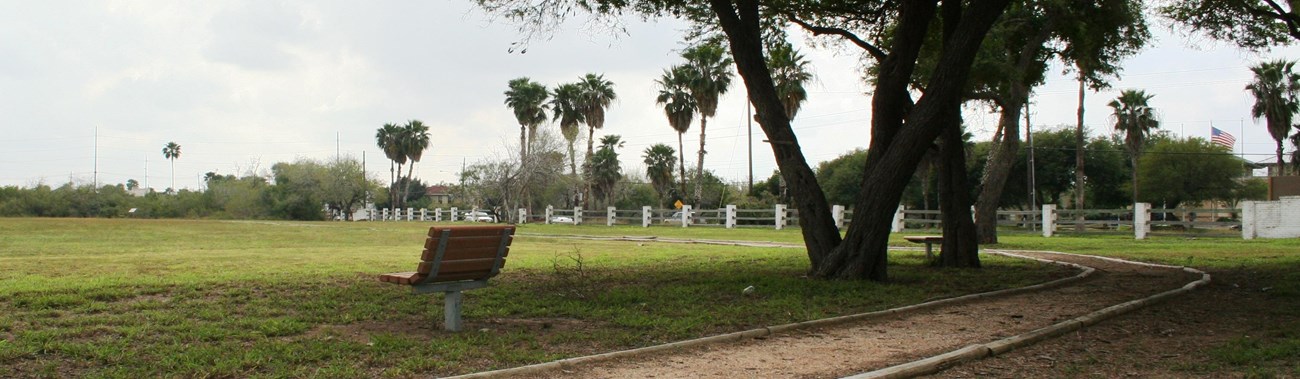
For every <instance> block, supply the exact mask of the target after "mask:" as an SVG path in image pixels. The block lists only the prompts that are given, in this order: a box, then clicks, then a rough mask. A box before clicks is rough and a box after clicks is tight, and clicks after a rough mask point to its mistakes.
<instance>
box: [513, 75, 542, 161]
mask: <svg viewBox="0 0 1300 379" xmlns="http://www.w3.org/2000/svg"><path fill="white" fill-rule="evenodd" d="M509 87H510V89H509V90H506V92H505V95H506V107H508V108H510V109H511V110H513V111H514V112H515V120H517V121H519V161H520V163H522V162H523V160H524V157H525V156H527V155H528V141H530V140H532V139H533V138H534V137H536V136H537V126H538V125H541V124H542V123H543V122H546V105H545V104H546V97H547V96H549V95H550V94H549V93H548V92H547V91H546V86H544V85H542V84H540V83H537V82H534V81H532V80H531V79H528V77H520V78H516V79H514V80H511V81H510V83H509ZM526 136H527V137H526Z"/></svg>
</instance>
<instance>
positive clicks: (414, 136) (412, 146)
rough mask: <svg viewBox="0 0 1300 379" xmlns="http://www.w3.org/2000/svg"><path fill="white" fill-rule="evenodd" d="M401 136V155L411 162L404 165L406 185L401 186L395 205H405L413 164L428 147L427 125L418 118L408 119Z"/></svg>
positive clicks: (413, 172)
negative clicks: (400, 192)
mask: <svg viewBox="0 0 1300 379" xmlns="http://www.w3.org/2000/svg"><path fill="white" fill-rule="evenodd" d="M400 134H401V137H400V140H399V142H398V144H399V145H400V146H401V147H400V148H401V150H402V155H405V156H406V160H407V161H410V162H411V164H410V165H408V166H406V183H407V184H406V185H403V186H402V197H401V198H400V200H399V201H398V203H399V204H394V206H395V207H399V208H404V207H406V199H408V198H410V196H411V186H410V183H411V179H412V178H413V177H414V176H413V175H415V164H416V163H418V162H420V159H421V158H423V157H424V151H425V150H427V149H429V127H428V126H426V125H424V123H423V122H421V121H420V120H410V121H407V122H406V125H403V126H402V132H401V133H400Z"/></svg>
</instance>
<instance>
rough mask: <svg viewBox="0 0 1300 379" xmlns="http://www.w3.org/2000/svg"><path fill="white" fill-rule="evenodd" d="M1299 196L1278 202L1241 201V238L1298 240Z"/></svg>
mask: <svg viewBox="0 0 1300 379" xmlns="http://www.w3.org/2000/svg"><path fill="white" fill-rule="evenodd" d="M1296 216H1300V196H1286V197H1282V198H1281V199H1280V200H1278V201H1243V202H1242V205H1241V237H1242V238H1245V239H1255V238H1300V217H1296Z"/></svg>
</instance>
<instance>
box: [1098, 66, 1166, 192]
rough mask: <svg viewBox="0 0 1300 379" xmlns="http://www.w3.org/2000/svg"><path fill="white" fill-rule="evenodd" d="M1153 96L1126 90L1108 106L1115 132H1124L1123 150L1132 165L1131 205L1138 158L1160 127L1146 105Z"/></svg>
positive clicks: (1136, 185)
mask: <svg viewBox="0 0 1300 379" xmlns="http://www.w3.org/2000/svg"><path fill="white" fill-rule="evenodd" d="M1153 96H1155V95H1148V94H1147V93H1146V91H1142V90H1131V89H1126V90H1124V91H1121V92H1120V94H1119V98H1116V99H1115V100H1111V101H1110V104H1108V105H1110V108H1111V109H1112V110H1114V113H1112V117H1114V118H1115V130H1117V131H1120V132H1124V148H1125V149H1127V150H1128V153H1129V159H1130V161H1131V162H1132V163H1133V203H1137V201H1138V181H1137V178H1138V158H1139V157H1141V156H1142V147H1143V146H1144V145H1145V144H1146V138H1147V135H1149V134H1151V130H1152V129H1156V128H1159V127H1160V121H1159V120H1157V119H1156V115H1155V110H1154V109H1152V108H1151V106H1150V105H1147V101H1148V100H1151V97H1153Z"/></svg>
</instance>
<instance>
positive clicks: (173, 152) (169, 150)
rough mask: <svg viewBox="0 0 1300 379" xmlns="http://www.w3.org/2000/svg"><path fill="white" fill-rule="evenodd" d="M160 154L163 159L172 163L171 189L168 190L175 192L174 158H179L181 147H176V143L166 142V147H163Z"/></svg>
mask: <svg viewBox="0 0 1300 379" xmlns="http://www.w3.org/2000/svg"><path fill="white" fill-rule="evenodd" d="M162 153H163V158H167V159H168V160H170V161H172V188H170V189H171V190H172V191H176V158H180V157H181V145H177V144H176V142H168V143H167V146H163V149H162Z"/></svg>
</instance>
